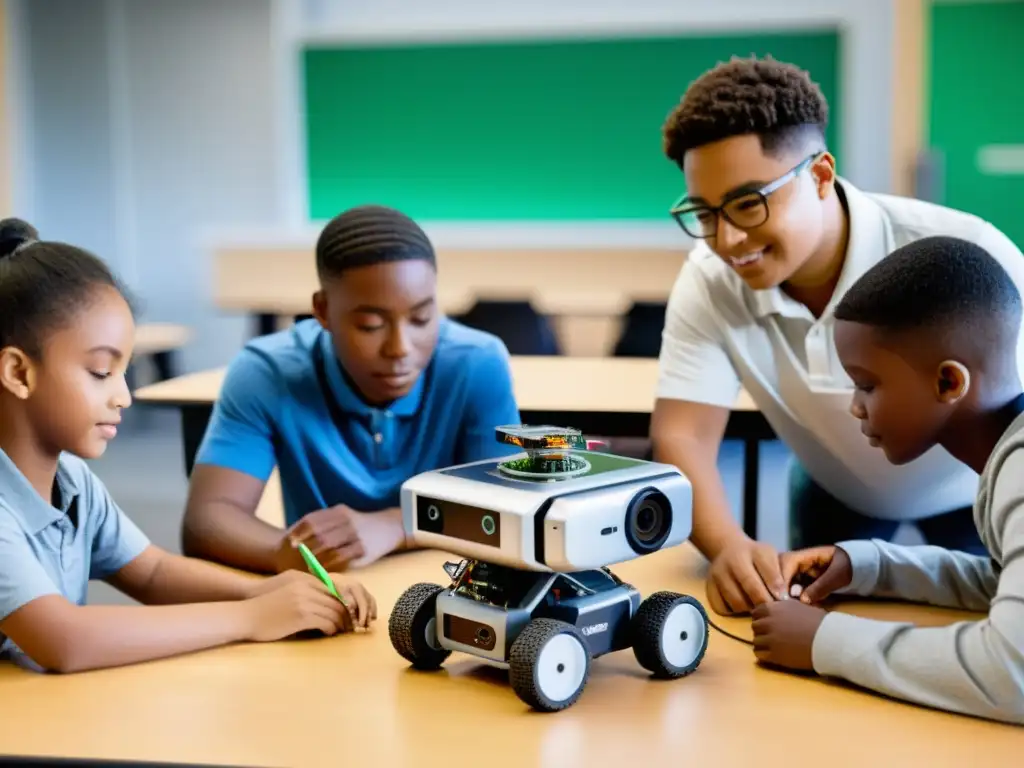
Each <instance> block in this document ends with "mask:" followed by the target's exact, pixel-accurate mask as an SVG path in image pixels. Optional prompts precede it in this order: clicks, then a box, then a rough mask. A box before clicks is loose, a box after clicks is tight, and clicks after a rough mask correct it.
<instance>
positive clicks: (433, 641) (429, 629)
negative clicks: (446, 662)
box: [423, 617, 441, 651]
mask: <svg viewBox="0 0 1024 768" xmlns="http://www.w3.org/2000/svg"><path fill="white" fill-rule="evenodd" d="M423 634H424V635H426V638H427V645H429V646H430V647H431V648H433V649H434V650H435V651H439V650H441V644H440V643H439V642H438V641H437V619H436V618H433V617H431V619H430V621H428V622H427V626H426V628H425V629H424V630H423Z"/></svg>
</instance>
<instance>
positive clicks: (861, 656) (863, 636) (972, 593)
mask: <svg viewBox="0 0 1024 768" xmlns="http://www.w3.org/2000/svg"><path fill="white" fill-rule="evenodd" d="M1020 456H1021V457H1022V459H1024V453H1021V454H1020ZM1015 463H1016V464H1017V465H1018V466H1015V467H1013V468H1012V469H1011V467H1010V466H1009V464H1010V462H1007V464H1005V465H1004V467H1003V472H1001V473H1000V478H999V480H997V483H996V487H995V489H994V490H993V504H992V509H994V510H996V513H997V514H998V517H999V519H998V520H996V521H994V522H993V527H994V528H995V530H996V531H997V532H998V538H999V541H1000V548H1001V550H1002V553H1003V558H1002V570H1001V571H999V572H998V574H997V573H996V569H995V568H994V567H993V566H992V565H991V564H989V565H985V563H984V562H983V560H982V559H980V558H972V557H970V556H967V555H961V554H958V553H952V552H950V553H947V556H945V557H943V556H940V555H938V553H933V552H931V550H930V549H929V550H928V551H927V552H925V553H924V554H923V555H917V556H915V555H913V550H912V549H909V548H893V547H886V548H882V547H878V545H877V544H874V545H873V546H874V547H875V548H876V550H877V560H878V565H877V568H876V566H874V565H873V564H872V558H874V557H876V555H875V554H869V555H867V556H866V558H862V557H861V556H860V554H861V553H859V552H856V551H855V552H854V554H853V555H851V561H853V559H854V557H856V558H857V562H856V563H855V567H854V583H856V585H857V587H856V588H857V590H858V591H859V592H860V593H862V594H877V591H876V590H881V591H884V592H887V593H889V594H892V595H894V596H896V595H899V596H904V597H911V598H913V597H915V596H916V597H924V598H937V600H936V602H939V603H942V604H944V605H961V606H964V607H981V606H982V605H983V604H985V607H986V608H987V610H988V616H987V617H986V618H985V619H983V620H981V621H960V622H956V623H954V624H951V625H949V626H945V627H915V626H914V625H913V624H911V623H909V622H888V621H877V620H873V619H867V618H862V617H857V616H851V615H849V614H844V613H839V612H832V613H829V614H828V616H826V617H825V620H824V621H823V622H822V623H821V626H820V627H819V629H818V632H817V634H816V635H815V638H814V645H813V652H812V655H813V662H814V668H815V670H816V671H817V672H818V673H819V674H822V675H827V676H834V677H840V678H844V679H846V680H849V681H850V682H852V683H855V684H857V685H860V686H863V687H864V688H868V689H870V690H874V691H878V692H880V693H883V694H886V695H889V696H893V697H895V698H899V699H903V700H906V701H911V702H915V703H918V704H922V705H925V706H930V707H935V708H938V709H944V710H948V711H952V712H959V713H961V714H967V715H973V716H976V717H983V718H988V719H992V720H999V721H1003V722H1010V723H1017V724H1024V471H1022V470H1024V466H1022V465H1024V461H1018V462H1015ZM1004 478H1005V480H1004ZM908 550H909V553H908ZM865 552H867V550H865ZM914 570H920V571H921V573H919V574H916V575H911V573H912V571H914ZM875 572H877V574H878V576H877V578H873V577H872V575H871V574H872V573H875ZM873 582H874V583H873ZM851 586H853V584H851ZM986 594H991V599H990V600H988V601H987V604H986V601H985V599H984V598H985V595H986Z"/></svg>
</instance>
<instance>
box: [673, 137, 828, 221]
mask: <svg viewBox="0 0 1024 768" xmlns="http://www.w3.org/2000/svg"><path fill="white" fill-rule="evenodd" d="M820 156H821V155H820V153H817V152H816V153H815V154H813V155H811V156H810V157H807V158H805V159H804V160H802V161H801V162H800V163H799V164H798V165H796V166H794V167H793V168H791V169H789V170H788V171H787V172H786V173H784V174H783V175H782V176H780V177H779V178H777V179H775V181H771V182H769V183H767V184H765V185H764V186H763V187H761V188H760V189H754V190H746V191H743V192H740V193H739V194H737V195H736V196H735V197H732V198H729V199H728V200H726V201H725V202H724V203H722V204H721V205H720V206H718V207H712V206H710V205H700V204H697V205H695V204H694V203H691V202H689V201H687V199H686V195H685V194H684V195H683V196H682V197H681V198H679V200H677V201H676V203H675V205H673V206H672V208H671V209H670V210H669V213H670V214H671V215H672V218H674V219H675V220H676V222H678V224H679V226H680V227H682V228H683V231H684V232H686V234H688V235H690V237H697V238H706V237H714V236H715V235H716V234H717V232H718V216H719V215H721V216H723V217H724V218H725V220H726V221H728V222H729V223H730V224H732V225H733V226H734V227H736V228H737V229H744V230H746V229H753V228H754V227H759V226H761V225H762V224H764V223H765V222H766V221H768V213H769V212H768V196H769V195H770V194H772V193H773V192H775V191H776V190H778V189H779V188H780V187H783V186H785V185H786V184H788V183H789V182H790V181H791V180H793V179H795V178H796V177H797V176H799V175H800V173H802V172H803V170H804V169H805V168H807V166H809V165H810V164H811V163H812V162H813V161H814V160H816V159H817V158H818V157H820Z"/></svg>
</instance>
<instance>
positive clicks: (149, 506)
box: [89, 405, 914, 603]
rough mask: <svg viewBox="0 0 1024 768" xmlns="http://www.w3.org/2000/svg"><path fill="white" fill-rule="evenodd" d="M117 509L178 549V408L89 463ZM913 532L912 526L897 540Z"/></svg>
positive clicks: (139, 422) (777, 529) (734, 495)
mask: <svg viewBox="0 0 1024 768" xmlns="http://www.w3.org/2000/svg"><path fill="white" fill-rule="evenodd" d="M761 450H762V453H761V488H760V499H761V505H760V509H761V512H760V537H761V538H762V539H764V540H765V541H769V542H771V543H772V544H774V545H775V546H776V547H780V548H781V547H784V546H785V535H786V520H785V510H786V501H787V499H786V493H787V491H786V477H787V469H788V462H789V458H790V454H789V452H788V450H786V448H785V446H783V445H782V444H781V443H764V444H762V449H761ZM91 464H92V467H93V469H94V471H95V472H96V474H97V475H98V476H99V477H100V479H102V480H103V482H104V483H105V484H106V485H107V487H108V488H109V490H110V492H111V494H112V495H113V497H114V499H115V500H116V501H117V503H118V504H119V505H120V506H121V508H122V509H124V511H125V512H126V513H127V514H128V516H129V517H131V518H132V519H133V520H134V521H135V523H136V524H137V525H139V527H140V528H142V530H143V531H144V532H145V533H146V535H148V536H149V537H150V538H151V539H152V541H153V542H154V543H156V544H158V545H160V546H161V547H164V548H166V549H168V550H170V551H173V552H178V551H179V542H178V531H179V526H180V524H181V516H182V512H183V511H184V507H185V497H186V494H187V492H188V484H187V481H186V478H185V473H184V464H183V458H182V445H181V428H180V424H179V420H178V414H177V412H176V411H172V410H161V409H154V408H148V407H145V406H139V405H136V406H135V407H133V408H132V409H130V410H129V411H127V412H126V413H125V417H124V422H123V424H122V429H121V432H120V433H119V435H118V437H117V439H116V440H114V441H113V443H111V445H110V447H109V448H108V450H107V453H106V454H105V455H104V456H103V457H102V458H101V459H98V460H96V461H94V462H92V463H91ZM719 466H720V469H721V471H722V475H723V477H724V479H725V486H726V488H727V489H728V493H729V496H730V500H731V502H732V507H733V512H734V514H735V515H736V517H737V519H739V514H740V512H739V510H740V504H741V499H742V494H743V446H742V444H741V443H739V442H735V441H729V442H727V443H726V444H725V445H723V447H722V451H721V456H720V459H719ZM908 535H909V537H910V538H913V536H914V533H913V529H910V530H907V531H904V532H903V535H901V536H900V539H901V540H904V541H906V540H908ZM89 599H90V601H92V602H102V603H124V602H127V598H125V597H124V596H122V595H121V594H120V593H118V592H116V591H115V590H113V589H111V588H110V587H108V586H106V585H105V584H96V583H94V584H92V585H91V586H90V592H89Z"/></svg>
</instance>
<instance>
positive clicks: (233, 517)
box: [182, 502, 283, 573]
mask: <svg viewBox="0 0 1024 768" xmlns="http://www.w3.org/2000/svg"><path fill="white" fill-rule="evenodd" d="M282 533H283V532H282V531H281V529H280V528H276V527H274V526H273V525H270V524H269V523H265V522H263V521H262V520H260V519H259V518H258V517H256V516H255V514H251V513H249V512H246V511H245V510H242V509H239V508H238V507H236V506H234V505H232V504H225V503H223V502H208V503H206V504H205V505H204V508H203V509H202V510H198V509H197V510H189V511H188V512H187V513H186V515H185V525H184V527H183V531H182V551H183V552H184V553H185V554H186V555H191V556H193V557H202V558H206V559H209V560H215V561H217V562H220V563H224V564H225V565H230V566H233V567H235V568H241V569H243V570H246V571H254V572H257V573H276V572H277V557H276V555H277V549H278V545H279V544H280V541H281V536H282Z"/></svg>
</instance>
